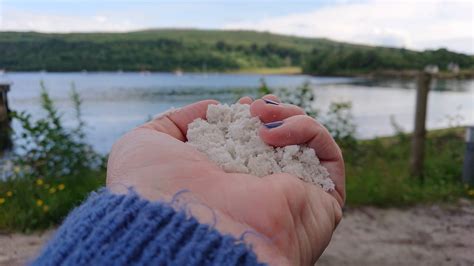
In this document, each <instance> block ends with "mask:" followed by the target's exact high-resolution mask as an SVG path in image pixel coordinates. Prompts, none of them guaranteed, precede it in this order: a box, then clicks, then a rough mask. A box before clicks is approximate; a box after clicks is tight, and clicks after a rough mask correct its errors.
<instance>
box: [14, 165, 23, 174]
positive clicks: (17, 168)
mask: <svg viewBox="0 0 474 266" xmlns="http://www.w3.org/2000/svg"><path fill="white" fill-rule="evenodd" d="M20 170H21V169H20V167H19V166H15V167H13V172H15V174H18V173H19V172H20Z"/></svg>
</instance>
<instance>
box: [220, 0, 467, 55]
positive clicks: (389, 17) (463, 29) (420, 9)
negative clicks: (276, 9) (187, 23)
mask: <svg viewBox="0 0 474 266" xmlns="http://www.w3.org/2000/svg"><path fill="white" fill-rule="evenodd" d="M223 28H224V29H251V30H258V31H270V32H274V33H281V34H290V35H298V36H307V37H324V38H330V39H334V40H339V41H345V42H352V43H361V44H372V45H384V46H395V47H406V48H410V49H418V50H422V49H436V48H440V47H446V48H449V49H451V50H455V51H459V52H465V53H470V54H474V2H472V1H455V0H451V1H443V0H436V1H382V0H371V1H368V2H365V3H352V4H347V3H343V4H337V5H332V6H326V7H323V8H320V9H317V10H314V11H308V12H304V13H297V14H290V15H285V16H278V17H270V18H263V19H260V20H257V21H245V20H244V21H240V22H236V23H231V24H226V25H224V26H223Z"/></svg>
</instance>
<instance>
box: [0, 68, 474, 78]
mask: <svg viewBox="0 0 474 266" xmlns="http://www.w3.org/2000/svg"><path fill="white" fill-rule="evenodd" d="M420 72H421V71H419V70H380V71H371V72H362V71H361V72H336V73H324V74H323V73H321V74H319V73H305V72H303V70H302V68H301V67H293V66H292V67H278V68H268V67H261V68H242V69H234V70H224V71H207V72H203V71H181V70H176V71H153V70H143V71H133V70H131V71H129V70H93V71H89V70H60V71H56V70H54V71H48V70H26V71H21V70H20V71H17V70H13V71H7V70H2V69H0V77H2V76H5V75H8V73H84V74H88V73H91V74H92V73H93V74H100V73H117V74H126V73H136V74H141V75H144V76H146V75H149V74H153V73H163V74H174V75H176V76H182V75H183V74H190V73H191V74H210V75H212V74H237V75H238V74H242V75H295V76H297V75H302V76H312V77H346V78H364V79H413V78H416V77H417V76H418V74H419V73H420ZM433 76H434V77H435V78H437V79H474V69H466V70H461V71H459V72H458V73H454V72H448V71H440V72H438V73H434V74H433Z"/></svg>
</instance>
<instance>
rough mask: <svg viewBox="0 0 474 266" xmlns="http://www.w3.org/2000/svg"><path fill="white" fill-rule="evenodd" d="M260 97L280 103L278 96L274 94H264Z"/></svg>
mask: <svg viewBox="0 0 474 266" xmlns="http://www.w3.org/2000/svg"><path fill="white" fill-rule="evenodd" d="M262 99H267V100H271V101H274V102H277V103H280V102H281V100H280V98H278V96H276V95H274V94H265V95H264V96H263V97H262Z"/></svg>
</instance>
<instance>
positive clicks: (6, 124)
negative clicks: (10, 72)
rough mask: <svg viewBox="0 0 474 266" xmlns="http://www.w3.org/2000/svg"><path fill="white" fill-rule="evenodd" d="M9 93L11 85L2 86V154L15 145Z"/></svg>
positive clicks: (0, 113)
mask: <svg viewBox="0 0 474 266" xmlns="http://www.w3.org/2000/svg"><path fill="white" fill-rule="evenodd" d="M9 91H10V84H0V152H2V151H4V150H8V149H10V148H11V147H12V145H13V143H12V140H11V128H10V116H9V114H10V108H9V106H8V97H7V94H8V92H9Z"/></svg>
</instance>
